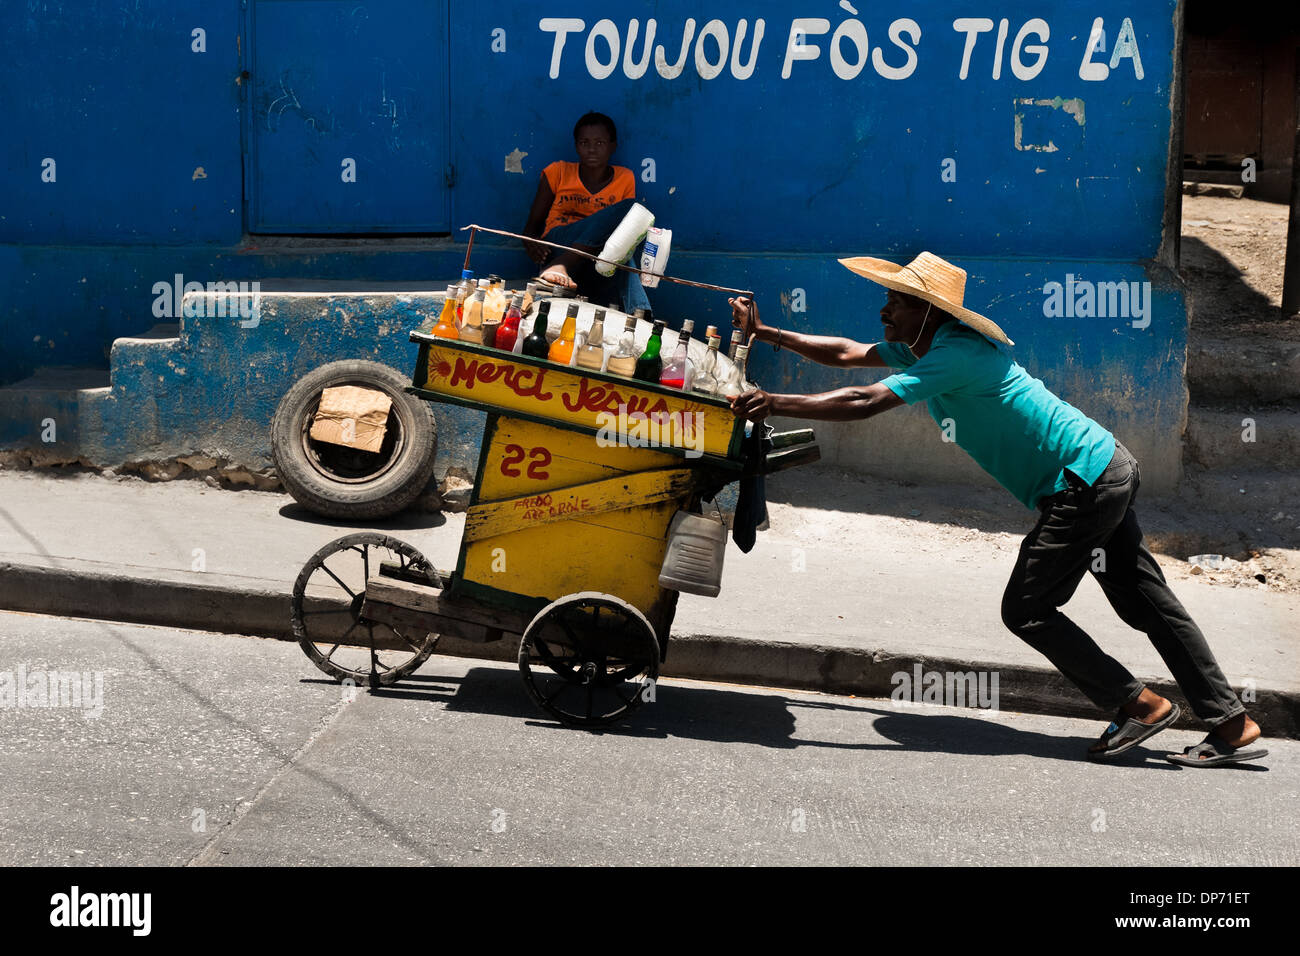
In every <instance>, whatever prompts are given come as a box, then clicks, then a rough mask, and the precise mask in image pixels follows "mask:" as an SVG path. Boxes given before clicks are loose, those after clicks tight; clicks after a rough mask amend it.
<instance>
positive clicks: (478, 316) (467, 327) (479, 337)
mask: <svg viewBox="0 0 1300 956" xmlns="http://www.w3.org/2000/svg"><path fill="white" fill-rule="evenodd" d="M485 298H486V294H485V293H484V291H483V290H482V289H479V290H478V291H477V292H475V293H474V296H473V298H471V299H470V300H469V301H468V302H467V303H465V313H464V321H463V322H462V323H461V327H460V335H459V338H460V340H461V341H462V342H475V343H477V344H479V345H482V344H483V301H484V299H485Z"/></svg>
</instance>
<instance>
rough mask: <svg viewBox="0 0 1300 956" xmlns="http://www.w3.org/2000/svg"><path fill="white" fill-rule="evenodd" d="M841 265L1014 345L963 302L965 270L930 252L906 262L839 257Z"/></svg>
mask: <svg viewBox="0 0 1300 956" xmlns="http://www.w3.org/2000/svg"><path fill="white" fill-rule="evenodd" d="M839 263H840V265H842V266H844V268H846V269H848V270H849V271H850V272H856V273H857V274H858V275H860V276H862V277H863V278H864V279H870V280H871V281H872V282H876V283H879V284H880V285H883V286H884V287H885V288H886V289H893V290H894V291H895V292H907V293H909V294H911V295H914V296H917V297H918V298H922V299H924V300H925V301H926V302H929V303H931V304H932V305H937V306H938V307H939V308H941V309H943V310H944V311H945V312H947V313H948V314H949V315H951V316H953V317H954V318H956V319H957V320H958V321H960V322H962V323H964V324H966V325H969V326H970V327H971V328H972V329H974V330H975V331H976V332H979V333H980V334H982V335H985V336H987V337H988V338H990V339H993V340H995V341H998V342H1003V343H1005V344H1007V345H1014V344H1015V343H1014V342H1012V341H1011V339H1009V338H1007V334H1006V333H1005V332H1003V331H1002V330H1001V329H1000V328H998V326H997V323H995V322H993V321H992V320H991V319H986V318H985V317H984V316H982V315H980V314H979V313H978V312H972V311H971V310H970V309H967V308H965V307H963V306H962V304H961V303H962V299H963V298H964V296H965V292H966V270H965V269H960V268H958V267H957V266H955V265H953V264H952V263H951V262H948V261H947V260H945V259H940V258H939V257H938V256H936V255H934V254H933V253H929V252H923V253H921V254H920V255H919V256H917V257H916V258H915V259H913V260H912V261H911V262H909V263H908V264H907V265H905V266H900V265H895V264H894V263H892V262H887V261H885V260H884V259H872V258H871V257H870V256H858V257H857V258H854V259H840V260H839Z"/></svg>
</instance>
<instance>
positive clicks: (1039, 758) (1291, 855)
mask: <svg viewBox="0 0 1300 956" xmlns="http://www.w3.org/2000/svg"><path fill="white" fill-rule="evenodd" d="M20 668H22V670H23V672H24V673H25V674H26V675H28V676H29V677H30V675H31V674H32V673H33V672H36V671H40V670H45V671H50V670H59V671H74V670H75V671H78V672H88V673H90V674H94V673H95V672H99V673H100V674H102V679H103V684H102V713H101V714H100V715H99V716H98V717H88V716H87V714H86V713H83V711H82V710H79V709H76V708H58V709H51V708H33V707H30V706H29V707H13V708H9V709H3V710H0V765H3V766H4V767H5V773H4V774H3V775H2V776H0V864H3V865H13V864H40V865H59V864H76V865H100V864H126V865H134V864H148V863H154V864H164V865H177V864H198V865H223V864H245V865H247V864H325V863H331V864H369V863H373V864H556V863H579V864H660V865H663V864H706V863H721V864H781V863H793V864H1017V863H1028V864H1067V865H1068V864H1087V865H1111V864H1139V863H1155V864H1193V865H1231V866H1240V865H1264V864H1289V865H1294V864H1296V863H1297V862H1300V848H1298V847H1297V832H1298V830H1297V827H1296V825H1295V821H1296V805H1295V799H1294V798H1295V793H1296V792H1297V791H1298V790H1300V770H1298V769H1297V768H1298V767H1300V743H1296V742H1291V741H1279V740H1271V741H1268V744H1267V745H1268V747H1269V749H1270V751H1271V754H1270V756H1269V757H1268V758H1266V760H1265V761H1264V764H1265V766H1266V767H1267V769H1264V768H1263V767H1252V768H1238V769H1227V770H1212V771H1192V770H1182V769H1179V768H1176V767H1174V766H1172V765H1169V764H1167V763H1165V762H1164V761H1163V760H1161V759H1159V754H1161V753H1163V752H1164V748H1165V746H1168V747H1170V748H1181V747H1182V746H1185V745H1187V744H1190V743H1193V742H1195V740H1197V739H1199V737H1198V735H1196V734H1194V733H1191V732H1185V731H1171V732H1167V733H1165V734H1163V735H1161V736H1160V737H1158V738H1156V740H1155V741H1153V742H1152V743H1153V744H1154V745H1155V746H1154V747H1151V748H1147V749H1139V750H1138V751H1137V752H1136V753H1135V754H1133V755H1129V756H1128V757H1126V758H1124V759H1123V761H1122V763H1120V764H1118V765H1115V766H1095V765H1092V764H1090V763H1088V762H1086V761H1084V760H1082V759H1081V757H1080V755H1081V752H1082V751H1083V749H1084V747H1085V746H1086V743H1087V742H1088V741H1089V740H1090V739H1091V738H1092V737H1094V736H1095V735H1096V734H1097V733H1098V732H1099V731H1100V729H1101V723H1100V722H1099V721H1079V720H1068V719H1061V718H1053V717H1041V716H1025V715H1018V714H1009V713H1004V714H1001V715H998V716H996V717H991V716H989V715H987V714H980V713H977V712H974V711H961V710H955V709H950V708H941V707H925V708H910V709H907V710H903V709H899V708H897V707H896V706H894V705H892V704H891V702H889V701H881V700H865V699H853V698H844V697H835V696H830V695H820V694H812V693H785V692H780V691H772V690H768V689H761V688H755V687H745V686H734V685H719V684H706V683H698V682H690V681H665V682H664V683H662V684H661V685H660V687H659V691H658V699H657V701H656V702H654V703H653V704H648V705H646V707H645V708H644V709H643V710H642V711H641V712H640V713H639V714H638V715H637V716H636V717H635V718H634V719H633V720H632V721H631V722H630V723H629V724H628V725H626V726H624V727H620V728H617V729H614V730H611V731H608V732H605V733H600V734H593V733H588V732H584V731H580V730H572V729H568V728H564V727H559V726H557V725H555V724H553V723H552V722H550V721H549V720H545V719H542V718H541V716H540V713H539V712H538V711H537V710H536V709H535V708H534V707H533V705H532V704H531V702H530V701H529V700H528V698H527V697H526V695H525V693H524V690H523V687H522V685H521V683H520V680H519V676H518V672H517V671H516V670H515V669H514V668H512V667H510V666H507V665H500V664H494V663H487V662H481V661H474V660H465V659H453V658H446V657H437V656H435V657H433V658H431V659H430V660H429V662H428V663H426V664H425V666H424V667H423V668H422V670H421V672H420V673H419V674H417V675H416V676H415V678H414V679H412V680H409V681H407V682H406V684H405V685H404V686H402V687H401V688H399V689H396V690H393V691H391V692H384V693H381V694H377V695H371V694H369V693H366V692H361V693H360V694H359V695H358V696H357V697H356V699H355V700H353V701H351V702H347V701H345V699H344V696H343V694H342V693H341V689H340V687H339V685H337V684H335V683H333V682H331V681H328V680H326V679H325V678H324V675H322V674H320V673H319V672H318V671H316V669H315V668H314V667H312V666H311V664H310V663H309V662H308V661H307V660H306V658H305V657H304V656H303V655H302V653H301V652H300V651H299V649H298V647H297V646H296V645H293V644H289V643H282V642H276V641H267V640H261V639H255V638H248V637H240V636H232V635H221V634H211V633H202V632H180V633H178V632H176V631H174V630H169V629H165V628H155V627H144V626H135V625H122V624H112V623H107V622H99V621H82V620H68V619H58V618H51V617H41V616H35V615H26V614H14V613H0V675H3V674H4V673H5V672H8V673H10V674H15V675H16V674H18V673H19V669H20ZM29 702H30V701H29ZM89 703H90V705H91V708H92V710H93V709H95V707H96V706H97V703H98V698H95V699H94V700H92V701H90V702H89Z"/></svg>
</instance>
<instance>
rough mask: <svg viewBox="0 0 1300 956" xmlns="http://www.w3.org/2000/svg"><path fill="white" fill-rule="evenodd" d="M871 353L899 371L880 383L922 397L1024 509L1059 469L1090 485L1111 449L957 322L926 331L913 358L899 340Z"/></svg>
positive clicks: (1070, 409)
mask: <svg viewBox="0 0 1300 956" xmlns="http://www.w3.org/2000/svg"><path fill="white" fill-rule="evenodd" d="M876 352H877V354H879V355H880V357H881V358H882V359H883V360H884V362H885V364H886V365H888V366H889V367H890V368H895V369H901V371H899V372H897V373H895V374H893V375H891V376H889V377H888V378H886V379H885V380H884V382H883V384H884V385H885V386H886V387H887V388H888V389H889V390H890V391H892V392H893V393H894V394H895V395H897V396H898V397H899V398H901V399H902V400H903V401H904V402H906V403H907V404H908V405H913V404H915V403H916V402H920V401H924V402H925V403H926V406H927V407H928V408H929V409H930V415H931V416H932V417H933V418H934V420H935V421H936V422H938V423H939V426H940V427H941V428H943V427H944V422H945V420H947V419H951V421H952V425H951V434H952V438H953V440H954V441H955V442H956V444H957V445H958V446H959V447H960V448H961V449H962V450H963V451H965V452H966V453H967V454H968V455H970V456H971V458H973V459H975V462H976V464H978V465H979V466H980V467H981V468H983V469H984V470H985V471H987V472H988V473H989V474H990V475H992V476H993V477H994V478H996V479H997V480H998V482H999V483H1000V484H1001V485H1002V487H1004V488H1006V489H1007V491H1009V492H1011V493H1012V494H1013V495H1015V496H1016V497H1017V498H1019V499H1020V501H1021V502H1023V503H1024V505H1025V507H1027V508H1035V507H1037V506H1038V500H1039V499H1040V498H1042V497H1043V496H1044V495H1050V494H1054V493H1056V492H1058V491H1062V490H1063V489H1065V488H1066V487H1068V486H1067V484H1066V480H1065V469H1067V468H1068V469H1069V470H1070V471H1071V472H1073V473H1074V474H1076V475H1078V476H1079V477H1080V478H1082V479H1083V480H1084V481H1086V482H1087V483H1088V484H1089V485H1091V484H1093V483H1094V482H1095V481H1096V480H1097V478H1098V477H1099V476H1100V475H1101V473H1102V472H1103V471H1105V470H1106V466H1107V465H1109V464H1110V460H1111V457H1112V456H1113V455H1114V454H1115V438H1114V436H1113V435H1111V433H1110V432H1108V431H1107V430H1106V429H1104V428H1102V427H1101V426H1100V425H1098V424H1097V423H1096V422H1094V421H1093V420H1092V419H1091V418H1089V417H1088V416H1087V415H1084V414H1083V413H1082V412H1080V411H1079V410H1078V409H1077V408H1075V407H1074V406H1072V405H1070V404H1069V403H1068V402H1065V401H1062V400H1061V399H1059V398H1057V397H1056V396H1055V395H1053V394H1052V393H1051V392H1050V391H1048V389H1047V386H1046V385H1044V384H1043V383H1042V382H1040V381H1039V380H1038V379H1036V378H1034V377H1033V376H1032V375H1030V374H1029V373H1028V372H1026V371H1025V370H1024V369H1023V368H1022V367H1021V366H1020V364H1019V363H1017V362H1016V361H1015V360H1014V359H1012V358H1011V357H1010V355H1008V354H1007V353H1006V352H1004V351H1002V350H1001V349H999V348H998V347H997V346H996V345H994V344H993V343H992V342H990V341H989V340H988V339H986V338H985V337H984V336H982V335H980V333H978V332H976V331H975V330H974V329H972V328H970V327H969V326H966V325H962V324H961V323H960V322H946V323H944V324H943V325H941V326H939V328H938V330H937V331H936V332H935V333H934V341H933V342H932V343H931V345H930V350H929V351H928V352H926V353H925V355H924V356H922V357H921V358H919V359H918V358H917V357H916V356H915V355H913V354H912V350H911V349H909V348H908V347H907V346H906V345H901V344H899V343H897V342H880V343H878V344H877V345H876Z"/></svg>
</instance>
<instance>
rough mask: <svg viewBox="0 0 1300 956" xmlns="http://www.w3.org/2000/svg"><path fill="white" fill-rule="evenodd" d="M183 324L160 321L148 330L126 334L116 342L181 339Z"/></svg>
mask: <svg viewBox="0 0 1300 956" xmlns="http://www.w3.org/2000/svg"><path fill="white" fill-rule="evenodd" d="M180 336H181V324H180V323H179V322H159V323H158V324H157V325H155V326H154V327H153V328H151V329H150V330H149V331H148V332H144V333H142V334H140V335H124V336H121V337H120V338H117V339H115V340H114V341H115V342H159V341H167V340H171V341H180Z"/></svg>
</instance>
